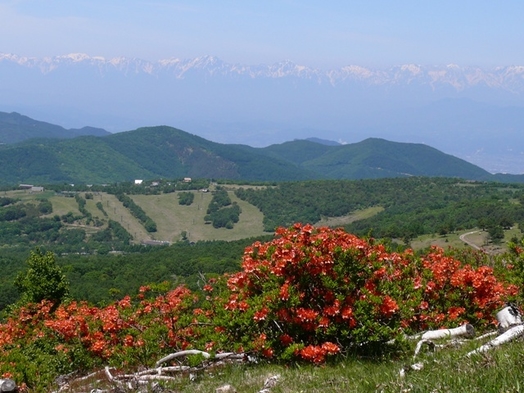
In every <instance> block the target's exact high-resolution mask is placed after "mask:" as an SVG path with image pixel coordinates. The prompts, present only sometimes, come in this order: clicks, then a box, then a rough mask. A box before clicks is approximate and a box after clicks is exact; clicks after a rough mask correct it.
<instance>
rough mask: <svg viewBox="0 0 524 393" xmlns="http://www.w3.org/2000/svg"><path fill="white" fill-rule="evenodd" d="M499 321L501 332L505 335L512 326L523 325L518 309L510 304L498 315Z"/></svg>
mask: <svg viewBox="0 0 524 393" xmlns="http://www.w3.org/2000/svg"><path fill="white" fill-rule="evenodd" d="M497 321H498V322H499V332H500V333H504V332H505V331H506V330H508V329H509V328H510V327H512V326H515V325H520V324H522V316H521V314H520V311H519V309H518V308H517V307H515V306H514V305H513V304H508V305H507V306H506V307H504V308H503V309H502V310H500V311H499V312H498V313H497Z"/></svg>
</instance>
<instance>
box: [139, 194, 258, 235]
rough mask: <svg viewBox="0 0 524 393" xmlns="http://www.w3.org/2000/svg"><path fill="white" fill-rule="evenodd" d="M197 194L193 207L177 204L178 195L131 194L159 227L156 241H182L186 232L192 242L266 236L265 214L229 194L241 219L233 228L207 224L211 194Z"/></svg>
mask: <svg viewBox="0 0 524 393" xmlns="http://www.w3.org/2000/svg"><path fill="white" fill-rule="evenodd" d="M192 192H195V200H194V202H193V203H192V204H191V205H190V206H183V205H180V204H179V203H178V194H177V193H171V194H162V195H151V196H150V195H132V198H133V200H134V201H135V203H136V204H137V205H139V206H140V207H141V208H142V209H144V211H145V212H146V214H147V215H148V216H149V217H151V219H152V220H153V221H155V222H156V224H157V232H156V233H154V234H153V236H154V237H155V239H157V240H166V241H169V242H173V241H178V240H180V239H181V234H182V232H183V231H185V232H186V234H187V238H188V240H189V241H199V240H226V241H230V240H238V239H243V238H247V237H253V236H260V235H263V234H264V230H263V226H262V219H263V215H262V213H261V212H260V211H259V210H258V209H257V208H256V207H254V206H253V205H251V204H249V203H247V202H244V201H242V200H240V199H238V198H237V197H236V196H235V195H234V193H232V192H229V197H230V198H231V201H232V202H237V203H238V204H239V206H240V208H241V209H242V213H241V214H240V220H239V222H238V223H236V224H235V225H234V228H233V229H226V228H218V229H217V228H213V226H212V225H210V224H205V221H204V216H205V215H206V211H207V207H208V206H209V202H210V201H211V198H212V195H211V193H209V192H207V193H205V192H200V191H192Z"/></svg>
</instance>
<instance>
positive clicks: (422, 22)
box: [0, 0, 524, 69]
mask: <svg viewBox="0 0 524 393" xmlns="http://www.w3.org/2000/svg"><path fill="white" fill-rule="evenodd" d="M523 15H524V1H522V0H504V1H500V2H495V1H491V0H489V1H487V0H459V1H457V0H454V1H451V0H439V1H434V0H431V1H430V0H396V1H391V0H360V1H352V0H340V1H339V0H332V1H312V0H305V1H298V0H263V1H260V0H257V1H251V0H236V1H232V0H220V1H218V0H186V1H177V0H172V1H168V0H151V1H145V0H67V1H64V0H0V52H1V53H14V54H17V55H22V56H28V57H39V58H40V57H47V56H57V55H65V54H69V53H86V54H88V55H90V56H102V57H105V58H113V57H120V56H124V57H131V58H141V59H144V60H150V61H156V60H160V59H167V58H180V59H188V58H194V57H199V56H203V55H214V56H217V57H219V58H220V59H222V60H223V61H226V62H228V63H242V64H249V65H256V64H272V63H275V62H279V61H282V60H291V61H293V62H295V63H298V64H302V65H307V66H311V67H317V68H321V69H331V68H337V67H342V66H345V65H349V64H358V65H363V66H369V67H387V66H391V65H398V64H408V63H414V64H422V65H444V64H450V63H454V64H458V65H462V66H469V65H475V66H481V67H493V66H500V65H515V64H518V65H524V39H523V37H524V23H522V16H523Z"/></svg>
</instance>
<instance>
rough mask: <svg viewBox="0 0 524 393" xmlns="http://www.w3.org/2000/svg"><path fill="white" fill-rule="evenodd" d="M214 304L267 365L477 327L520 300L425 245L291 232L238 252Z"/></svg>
mask: <svg viewBox="0 0 524 393" xmlns="http://www.w3.org/2000/svg"><path fill="white" fill-rule="evenodd" d="M225 280H226V285H227V288H226V290H224V289H223V288H222V289H221V290H220V288H219V287H218V288H217V291H220V292H219V293H218V294H216V295H215V297H214V298H213V301H214V302H215V303H216V304H215V307H214V308H213V309H214V310H215V313H216V314H217V315H216V318H217V320H220V321H222V323H223V326H224V327H225V328H226V331H227V332H229V334H230V335H231V336H232V337H231V341H233V342H237V343H239V342H241V343H243V345H244V346H245V347H248V348H250V349H253V350H255V351H257V352H259V353H261V354H263V355H264V356H266V357H268V358H273V357H276V358H281V359H284V360H289V359H303V360H307V361H312V362H315V363H321V362H323V361H324V360H325V359H326V356H329V355H334V354H337V353H340V352H344V351H345V352H350V351H355V352H356V351H366V350H375V349H376V348H383V346H382V344H383V343H384V342H386V341H389V340H391V339H393V338H395V337H398V336H400V335H402V334H404V333H408V334H409V333H416V332H420V331H422V330H426V329H436V328H442V327H455V326H458V325H460V324H463V323H466V322H469V323H472V324H474V325H475V326H476V327H477V328H479V329H483V328H486V327H488V326H493V324H495V323H496V321H495V319H494V313H495V311H496V310H498V309H499V308H500V307H502V306H503V305H504V302H505V301H509V300H511V299H513V298H514V297H515V296H516V295H517V292H518V291H517V287H516V286H514V285H508V284H504V283H502V282H500V281H499V280H497V278H496V277H495V276H494V274H493V269H492V268H490V267H487V266H480V267H477V268H474V267H472V266H470V265H467V264H462V263H461V262H460V261H459V260H457V259H454V258H453V257H450V256H446V255H445V253H444V251H443V250H442V249H439V248H432V249H431V251H430V252H429V253H428V254H427V255H425V256H423V257H416V256H414V254H413V252H412V251H411V250H406V251H404V252H402V253H397V252H389V251H388V250H387V248H386V247H385V246H384V245H383V244H381V243H376V242H375V241H374V240H373V239H367V240H366V239H361V238H358V237H356V236H354V235H352V234H349V233H346V232H344V231H343V230H341V229H335V230H333V229H329V228H314V227H313V226H311V225H305V226H302V225H299V224H297V225H295V226H293V227H291V228H280V229H278V230H277V237H276V238H275V239H274V240H273V241H271V242H267V243H259V242H256V243H254V244H253V245H252V246H251V247H248V248H247V249H246V250H245V253H244V256H243V260H242V270H241V271H240V272H238V273H235V274H232V275H230V276H229V277H227V278H225Z"/></svg>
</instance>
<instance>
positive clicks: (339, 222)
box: [315, 206, 384, 228]
mask: <svg viewBox="0 0 524 393" xmlns="http://www.w3.org/2000/svg"><path fill="white" fill-rule="evenodd" d="M383 210H384V208H383V207H381V206H375V207H370V208H367V209H363V210H358V211H356V212H354V213H351V214H348V215H346V216H342V217H322V219H321V220H320V221H319V222H317V223H316V224H315V225H316V226H328V227H331V228H335V227H340V226H344V225H348V224H351V223H352V222H355V221H358V220H363V219H365V218H369V217H373V216H374V215H376V214H378V213H380V212H381V211H383Z"/></svg>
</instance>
